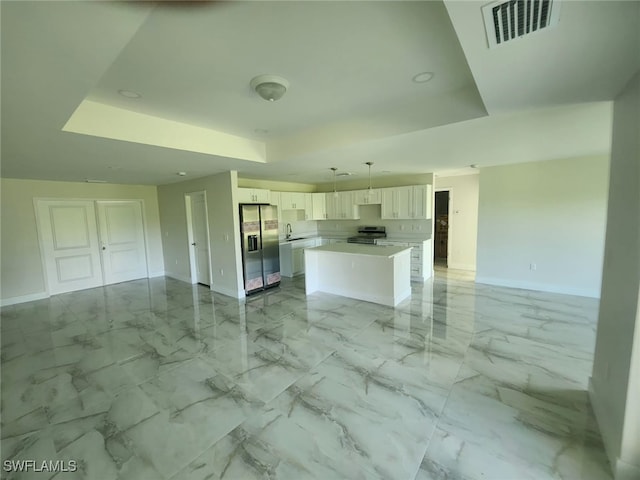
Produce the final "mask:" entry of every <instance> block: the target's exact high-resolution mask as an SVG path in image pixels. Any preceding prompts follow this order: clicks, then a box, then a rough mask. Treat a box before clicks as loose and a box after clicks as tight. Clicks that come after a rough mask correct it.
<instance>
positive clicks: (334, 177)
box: [331, 167, 338, 198]
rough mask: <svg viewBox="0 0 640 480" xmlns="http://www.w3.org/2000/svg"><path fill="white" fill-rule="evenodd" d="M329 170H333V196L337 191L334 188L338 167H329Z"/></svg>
mask: <svg viewBox="0 0 640 480" xmlns="http://www.w3.org/2000/svg"><path fill="white" fill-rule="evenodd" d="M331 171H332V172H333V196H334V197H336V198H337V197H338V191H337V190H336V172H337V171H338V169H337V168H336V167H331Z"/></svg>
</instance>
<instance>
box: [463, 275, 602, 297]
mask: <svg viewBox="0 0 640 480" xmlns="http://www.w3.org/2000/svg"><path fill="white" fill-rule="evenodd" d="M476 283H483V284H486V285H495V286H497V287H511V288H523V289H525V290H537V291H539V292H549V293H561V294H564V295H577V296H579V297H590V298H600V289H599V288H598V290H593V289H588V288H573V287H568V286H565V285H550V284H547V283H535V282H523V281H522V280H507V279H504V278H494V277H483V276H477V275H476Z"/></svg>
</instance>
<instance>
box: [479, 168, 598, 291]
mask: <svg viewBox="0 0 640 480" xmlns="http://www.w3.org/2000/svg"><path fill="white" fill-rule="evenodd" d="M608 169H609V161H608V159H607V158H606V157H586V158H574V159H562V160H551V161H545V162H532V163H522V164H517V165H507V166H500V167H489V168H483V169H482V171H481V173H480V199H479V208H478V252H477V274H476V281H477V282H478V283H488V284H493V285H505V286H510V287H518V288H528V289H532V290H543V291H549V292H557V293H566V294H574V295H582V296H589V297H598V296H599V295H600V285H601V278H602V259H603V252H604V232H605V223H606V209H607V190H608ZM532 263H534V264H535V265H536V269H535V270H532V269H530V265H531V264H532Z"/></svg>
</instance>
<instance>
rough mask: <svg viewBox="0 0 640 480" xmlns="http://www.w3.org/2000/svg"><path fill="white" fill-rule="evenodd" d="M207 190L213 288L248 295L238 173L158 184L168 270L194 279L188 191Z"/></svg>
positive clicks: (217, 290) (175, 276)
mask: <svg viewBox="0 0 640 480" xmlns="http://www.w3.org/2000/svg"><path fill="white" fill-rule="evenodd" d="M198 191H205V192H206V195H207V211H208V214H209V239H210V246H209V248H210V252H211V265H212V268H211V271H212V279H211V280H212V282H211V283H212V285H211V288H212V290H215V291H216V292H220V293H223V294H225V295H229V296H232V297H237V298H242V297H244V286H243V279H242V257H241V252H240V220H239V213H238V206H237V200H236V195H237V173H236V172H235V171H231V172H225V173H220V174H218V175H212V176H209V177H204V178H199V179H195V180H187V181H184V182H179V183H172V184H170V185H161V186H159V187H158V203H159V205H160V222H161V228H162V242H163V247H164V262H165V271H166V274H167V275H169V276H171V277H174V278H177V279H180V280H183V281H185V282H190V281H191V273H190V263H189V240H188V238H187V216H186V206H185V205H186V204H185V194H186V193H192V192H198Z"/></svg>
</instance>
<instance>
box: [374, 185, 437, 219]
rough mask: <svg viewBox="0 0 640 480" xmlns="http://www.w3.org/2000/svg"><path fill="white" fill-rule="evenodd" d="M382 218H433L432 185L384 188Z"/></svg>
mask: <svg viewBox="0 0 640 480" xmlns="http://www.w3.org/2000/svg"><path fill="white" fill-rule="evenodd" d="M381 217H382V218H383V219H395V220H425V219H429V218H431V185H410V186H406V187H391V188H383V189H382V208H381Z"/></svg>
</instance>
